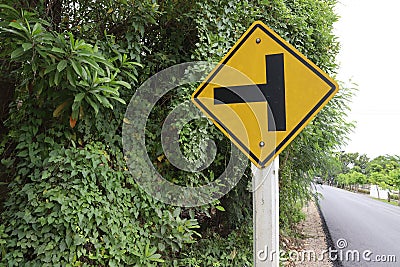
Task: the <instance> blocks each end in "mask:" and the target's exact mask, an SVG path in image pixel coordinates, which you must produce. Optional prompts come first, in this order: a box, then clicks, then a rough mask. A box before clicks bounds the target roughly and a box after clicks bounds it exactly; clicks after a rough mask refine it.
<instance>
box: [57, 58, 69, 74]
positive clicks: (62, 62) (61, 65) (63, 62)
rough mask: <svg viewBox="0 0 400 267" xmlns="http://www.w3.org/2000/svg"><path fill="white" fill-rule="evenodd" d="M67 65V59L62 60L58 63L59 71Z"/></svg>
mask: <svg viewBox="0 0 400 267" xmlns="http://www.w3.org/2000/svg"><path fill="white" fill-rule="evenodd" d="M66 66H67V61H66V60H61V61H60V62H59V63H58V65H57V70H58V71H59V72H61V71H63V70H64V69H65V67H66Z"/></svg>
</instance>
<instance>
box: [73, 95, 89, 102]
mask: <svg viewBox="0 0 400 267" xmlns="http://www.w3.org/2000/svg"><path fill="white" fill-rule="evenodd" d="M85 95H86V94H85V93H79V94H77V95H75V98H74V102H81V101H82V99H83V98H84V97H85Z"/></svg>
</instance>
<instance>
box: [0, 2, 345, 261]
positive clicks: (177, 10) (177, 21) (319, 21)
mask: <svg viewBox="0 0 400 267" xmlns="http://www.w3.org/2000/svg"><path fill="white" fill-rule="evenodd" d="M3 2H5V3H8V4H9V5H12V6H13V7H9V6H6V5H0V9H1V14H0V35H1V39H0V48H1V54H0V61H1V62H0V63H1V74H0V77H1V78H3V77H4V79H5V80H7V81H11V82H10V83H9V84H10V85H12V87H13V88H12V90H13V91H14V94H13V95H14V99H13V101H12V102H11V103H10V109H9V112H8V116H7V119H6V121H5V126H6V128H7V129H6V131H2V136H1V143H0V154H1V155H2V160H1V163H2V164H1V168H0V175H1V179H2V181H11V182H10V183H9V184H8V188H9V192H8V195H7V198H6V201H5V203H4V207H3V209H4V210H3V211H2V214H1V224H0V246H1V251H2V262H3V263H4V264H6V265H9V266H16V265H21V266H24V265H37V266H43V265H44V266H46V265H47V266H53V265H67V264H68V265H71V266H72V265H74V266H75V265H76V266H82V265H97V266H108V265H136V266H151V265H157V264H159V265H165V266H171V265H174V266H211V265H213V266H228V265H235V266H242V265H247V266H249V265H251V261H252V256H251V255H252V246H251V242H252V231H251V216H252V211H251V205H252V203H251V193H250V192H249V190H248V188H249V182H250V181H251V178H250V177H251V176H250V174H249V170H247V172H246V175H245V176H244V178H243V179H242V180H241V181H240V183H239V184H238V186H237V187H236V188H235V189H234V190H232V191H231V192H230V193H229V194H228V195H227V196H225V197H224V198H223V199H221V200H220V202H219V201H216V202H214V203H212V204H210V205H205V206H203V207H198V208H192V209H183V208H182V209H181V208H177V207H172V206H169V205H166V204H163V203H160V202H158V201H156V200H155V199H153V198H151V197H150V196H148V195H147V194H146V193H145V192H144V191H143V190H142V189H141V188H140V187H139V186H138V185H137V184H136V183H135V181H134V179H133V177H132V175H131V174H130V173H129V172H128V170H127V166H126V163H125V159H124V155H123V153H122V144H121V143H122V142H121V125H122V122H123V119H124V112H125V108H126V106H125V105H124V103H125V102H128V101H129V99H130V98H131V96H132V95H133V93H134V91H135V88H137V87H138V86H139V85H140V84H141V83H142V82H143V81H145V80H146V79H147V78H149V77H150V76H151V75H152V74H155V73H156V72H158V71H159V70H162V69H164V68H166V67H168V66H171V65H173V64H176V63H181V62H185V61H189V60H207V61H219V60H220V58H221V57H222V56H223V55H224V54H225V53H226V52H227V51H228V50H229V48H230V47H231V46H232V45H233V44H234V42H235V41H236V40H237V39H238V38H239V37H240V35H241V34H242V33H243V32H244V31H245V29H246V28H247V27H248V26H249V25H250V24H251V23H252V22H253V21H254V20H257V19H260V20H262V21H264V22H265V23H267V24H268V25H269V26H270V27H271V28H273V29H274V30H276V31H277V32H278V33H279V34H280V35H281V36H283V37H284V38H285V39H287V40H288V41H290V42H291V43H292V44H293V45H294V46H296V47H297V48H298V49H299V50H301V51H302V52H303V53H305V54H306V56H308V57H309V58H311V59H312V60H313V61H314V62H315V63H316V64H317V65H319V66H320V67H321V68H322V69H324V70H326V71H328V72H330V73H331V74H334V70H335V68H336V64H335V60H334V58H335V55H336V53H337V51H338V44H337V43H336V40H335V37H334V36H333V35H332V24H333V22H334V21H335V20H336V16H335V14H334V13H333V11H332V9H333V5H334V4H335V1H333V0H318V1H315V0H307V1H283V0H273V1H240V2H239V3H238V2H237V1H230V0H223V1H201V2H198V1H187V0H178V1H175V0H174V1H172V0H171V1H169V0H166V1H159V2H158V3H155V2H153V1H150V0H146V1H123V0H120V1H105V0H100V1H84V0H75V1H60V0H52V1H41V0H39V1H3ZM194 89H195V85H189V86H186V87H184V88H179V90H178V91H174V92H173V93H171V94H169V95H167V96H165V97H164V98H163V99H162V100H163V101H160V102H159V103H158V105H157V106H156V108H155V109H154V110H153V116H152V117H150V120H149V121H148V123H147V138H148V139H147V140H146V145H147V148H148V149H149V155H150V157H151V158H152V160H153V161H154V164H155V165H156V166H157V168H158V169H159V171H160V172H161V173H162V174H163V175H164V176H165V177H168V178H170V179H171V180H173V181H174V182H175V183H177V184H184V185H185V184H191V185H193V184H194V185H197V184H202V183H203V182H204V180H213V179H214V177H216V176H217V175H218V173H221V172H222V171H223V170H224V168H225V164H226V163H225V158H226V155H227V154H229V151H230V150H229V142H227V139H226V138H224V137H223V136H222V134H221V133H219V131H217V129H216V128H215V127H214V126H213V125H212V124H211V123H210V122H208V121H206V120H198V121H196V122H193V123H191V124H190V125H187V126H186V128H185V130H184V131H182V134H181V142H182V150H183V152H184V154H186V155H189V154H190V155H200V154H201V151H199V150H195V149H196V147H197V146H196V144H197V143H198V140H201V139H204V138H210V139H214V140H216V141H217V143H218V149H219V151H218V154H217V157H216V161H215V162H214V163H213V165H212V166H211V168H209V169H207V170H204V171H203V172H202V173H201V174H188V173H185V172H183V171H177V170H176V169H174V168H172V167H171V166H170V165H168V163H167V162H166V161H165V160H163V154H162V150H160V148H161V145H160V138H159V137H160V129H161V127H160V126H161V125H162V122H163V120H164V118H165V116H166V115H167V114H168V111H169V110H171V109H172V108H173V107H174V106H176V105H178V104H179V103H180V102H182V101H183V100H185V99H188V98H189V97H190V95H191V93H192V92H193V90H194ZM349 96H350V94H349V92H348V91H347V90H346V88H343V89H342V93H341V94H339V95H338V96H337V97H336V98H335V99H334V101H332V103H330V104H329V106H328V107H327V108H325V109H324V110H323V112H322V113H321V114H320V115H319V116H318V117H317V118H316V119H315V120H314V121H313V122H312V124H311V125H310V126H309V127H307V128H306V130H305V131H304V132H303V133H302V134H301V135H300V136H299V137H298V138H296V139H295V141H294V142H293V143H292V144H291V145H290V146H289V147H288V149H286V150H285V152H284V153H283V154H282V156H281V162H282V165H281V172H280V176H281V181H280V192H281V193H280V194H281V199H280V203H281V226H282V229H283V233H285V234H287V233H289V232H290V231H291V230H292V229H293V225H294V224H295V223H296V222H298V221H299V220H300V219H301V218H302V216H301V213H300V209H301V204H302V202H304V201H306V200H307V199H309V198H310V197H311V196H310V192H309V190H308V186H309V181H310V179H311V178H310V177H312V175H313V173H314V172H316V171H318V170H319V169H321V168H323V167H324V162H325V160H326V158H327V155H328V154H329V151H330V150H331V149H333V148H335V147H336V146H337V145H338V144H340V143H341V142H343V139H344V136H345V134H346V132H347V130H348V128H349V125H348V124H346V123H345V121H344V117H345V112H346V103H347V101H348V98H349ZM195 129H201V131H196V130H195Z"/></svg>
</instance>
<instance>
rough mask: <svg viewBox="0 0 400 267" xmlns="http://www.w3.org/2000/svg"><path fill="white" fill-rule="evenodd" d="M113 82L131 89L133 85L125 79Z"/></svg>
mask: <svg viewBox="0 0 400 267" xmlns="http://www.w3.org/2000/svg"><path fill="white" fill-rule="evenodd" d="M112 83H113V84H118V85H122V86H124V87H126V88H128V89H131V85H130V84H129V83H127V82H124V81H113V82H112Z"/></svg>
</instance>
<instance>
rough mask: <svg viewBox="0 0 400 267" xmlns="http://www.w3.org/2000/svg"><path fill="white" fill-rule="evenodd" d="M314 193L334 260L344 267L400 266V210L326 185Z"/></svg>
mask: <svg viewBox="0 0 400 267" xmlns="http://www.w3.org/2000/svg"><path fill="white" fill-rule="evenodd" d="M317 190H318V192H320V193H321V194H322V198H321V199H320V207H321V211H322V214H323V216H324V218H325V221H326V225H327V227H328V230H329V232H330V234H331V237H332V241H333V244H334V245H335V246H336V250H337V251H338V253H337V254H335V253H334V252H333V253H332V254H331V255H332V257H333V258H334V257H338V258H339V259H342V261H341V262H342V265H343V266H345V267H347V266H374V267H375V266H397V267H398V266H400V207H397V206H393V205H390V204H387V203H383V202H380V201H377V200H374V199H371V198H369V197H368V196H365V195H360V194H356V193H351V192H348V191H345V190H342V189H338V188H334V187H330V186H326V185H324V186H321V185H318V186H317ZM335 255H336V256H335ZM358 256H359V261H358Z"/></svg>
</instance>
